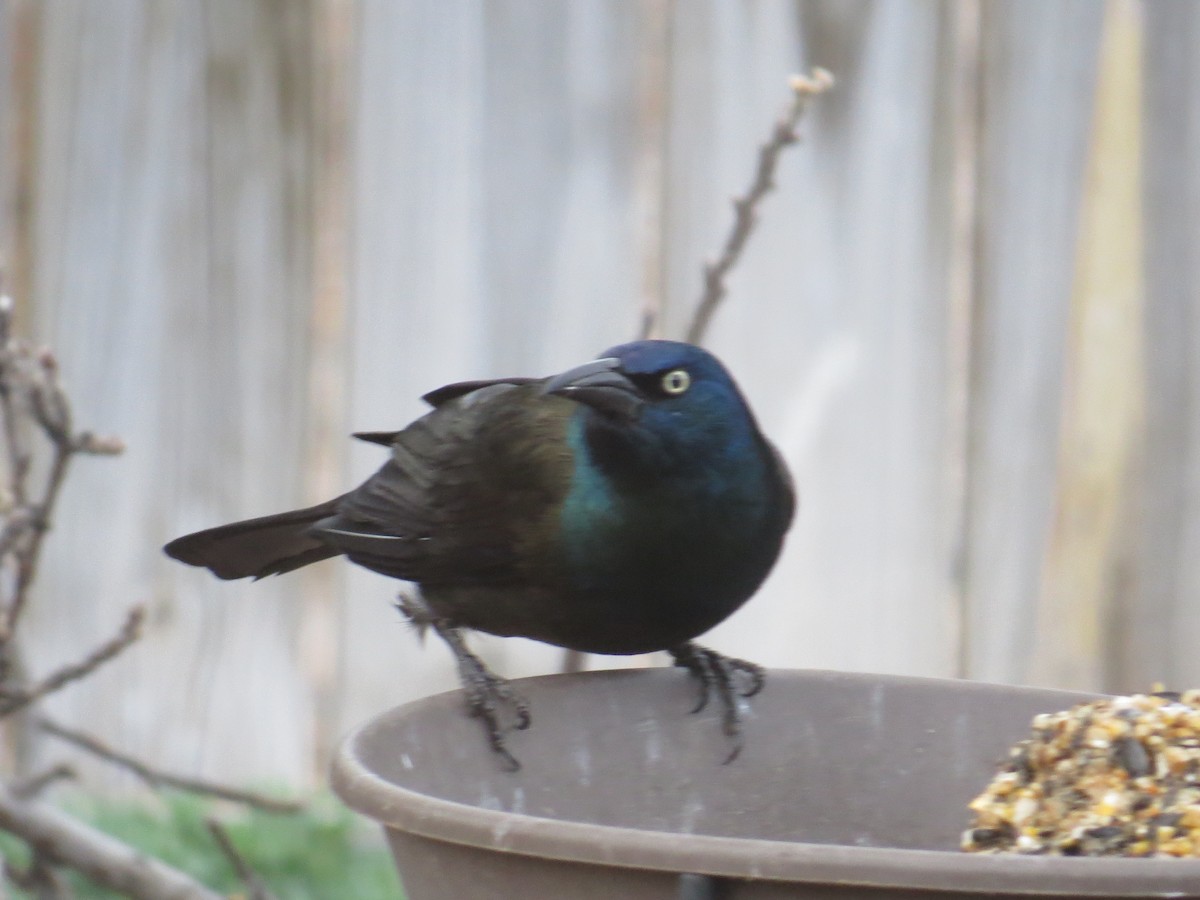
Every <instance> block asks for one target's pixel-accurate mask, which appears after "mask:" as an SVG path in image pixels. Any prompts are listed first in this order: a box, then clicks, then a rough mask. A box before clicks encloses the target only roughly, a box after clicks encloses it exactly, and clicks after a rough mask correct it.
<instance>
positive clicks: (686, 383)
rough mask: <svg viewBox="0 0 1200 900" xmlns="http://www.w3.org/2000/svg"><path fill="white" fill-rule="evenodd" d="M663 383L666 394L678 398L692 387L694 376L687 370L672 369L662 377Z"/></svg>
mask: <svg viewBox="0 0 1200 900" xmlns="http://www.w3.org/2000/svg"><path fill="white" fill-rule="evenodd" d="M661 383H662V389H663V393H664V394H671V395H672V396H678V395H679V394H682V393H683V392H684V391H686V390H687V389H688V388H690V387H691V386H692V376H691V375H689V374H688V373H687V369H672V370H671V371H670V372H668V373H667V374H666V375H664V376H663V377H662V382H661Z"/></svg>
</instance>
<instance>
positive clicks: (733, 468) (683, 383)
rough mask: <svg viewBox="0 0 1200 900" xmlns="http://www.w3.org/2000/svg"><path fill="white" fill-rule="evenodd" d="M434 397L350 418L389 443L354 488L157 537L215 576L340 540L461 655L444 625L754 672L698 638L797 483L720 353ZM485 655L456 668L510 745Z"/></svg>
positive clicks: (612, 365) (696, 667) (589, 368)
mask: <svg viewBox="0 0 1200 900" xmlns="http://www.w3.org/2000/svg"><path fill="white" fill-rule="evenodd" d="M681 373H682V374H681ZM425 399H426V400H427V401H428V402H429V403H430V404H431V405H432V406H433V407H434V409H433V410H432V411H430V412H429V413H427V414H426V415H425V416H423V417H421V418H420V419H418V420H416V421H415V422H413V423H412V424H410V425H409V426H408V427H407V428H404V429H402V430H400V431H397V432H373V433H364V434H360V435H356V436H357V437H360V438H361V439H363V440H367V441H370V442H373V443H378V444H381V445H384V446H388V447H389V448H390V449H391V458H390V459H389V460H388V461H387V462H386V463H385V464H384V465H383V467H382V468H381V469H380V470H379V471H378V472H377V473H376V474H375V475H373V476H372V477H371V478H369V479H368V480H367V481H366V482H364V483H363V484H362V485H360V486H359V487H358V488H356V489H354V490H352V491H350V492H348V493H346V494H344V495H343V496H341V497H338V498H335V499H334V500H331V501H329V502H327V503H324V504H321V505H319V506H315V507H312V508H310V509H306V510H297V511H293V512H289V513H283V514H280V515H277V516H267V517H264V518H260V519H252V520H249V521H246V522H238V523H233V524H231V525H225V526H221V527H218V528H213V529H209V530H207V531H202V532H199V533H197V534H193V535H188V536H185V537H182V538H179V539H177V540H175V541H172V542H171V543H170V544H168V545H167V546H166V548H165V549H166V552H167V553H168V554H169V555H171V556H172V557H174V558H176V559H179V560H181V561H183V562H186V563H190V564H192V565H199V566H205V567H207V568H209V569H210V570H211V571H212V572H213V573H214V574H216V575H217V576H218V577H221V578H241V577H248V576H253V577H262V576H265V575H269V574H275V573H281V572H287V571H290V570H292V569H294V568H297V567H299V566H303V565H307V564H308V563H310V562H315V561H317V560H319V559H323V558H326V557H328V556H333V555H337V554H342V555H345V556H346V557H348V558H349V559H350V560H351V561H352V562H355V563H358V564H359V565H362V566H365V567H367V568H369V569H372V570H374V571H377V572H380V573H382V574H384V575H389V576H392V577H395V578H400V579H404V580H406V581H411V582H414V583H416V584H417V585H418V586H419V595H418V596H416V597H412V598H409V600H407V601H406V604H407V605H406V610H407V611H408V613H409V614H410V615H411V616H414V617H415V618H417V619H418V620H420V621H421V622H422V624H432V625H434V626H435V627H436V628H437V629H438V630H439V633H442V635H443V637H446V638H447V640H448V641H449V642H450V643H451V646H452V648H454V649H455V652H456V655H458V656H459V659H460V664H462V663H463V656H462V653H465V652H466V651H465V646H462V645H461V639H459V641H458V644H459V646H458V647H456V646H455V641H454V640H452V639H451V637H450V636H449V635H450V633H451V632H453V634H454V636H455V637H457V629H459V628H468V629H475V630H481V631H486V632H489V633H493V634H500V635H519V636H524V637H531V638H535V639H537V640H542V641H546V642H548V643H552V644H557V645H560V646H564V647H570V648H574V649H579V650H585V651H592V652H600V653H616V654H623V653H642V652H647V651H651V650H671V651H672V652H673V653H675V656H676V660H677V661H678V662H679V664H680V665H685V666H686V667H687V668H689V670H691V671H693V672H694V673H695V674H697V675H698V676H699V677H701V679H702V681H705V683H706V685H707V684H709V682H711V680H712V677H718V676H720V677H724V678H725V680H726V681H728V680H730V678H732V677H733V676H734V675H736V673H737V672H738V671H743V670H741V669H738V668H737V667H736V666H734V667H733V668H732V669H730V670H728V671H724V672H723V673H722V672H717V673H716V675H715V676H713V675H712V674H711V673H710V675H709V676H706V675H705V672H704V671H701V670H704V669H705V666H709V667H710V668H711V665H719V664H718V663H713V662H712V660H711V659H710V658H709V657H703V659H701V657H699V656H697V654H696V653H695V652H692V649H691V648H689V647H688V646H687V645H688V644H689V642H690V641H691V640H692V639H693V638H694V637H696V636H698V635H699V634H701V633H703V632H704V631H707V630H708V629H709V628H711V627H712V626H713V625H715V624H716V623H717V622H719V621H721V620H722V619H724V618H725V617H727V616H728V615H729V614H730V613H732V612H733V611H734V610H735V609H736V608H737V607H738V606H740V605H741V604H742V603H743V602H744V601H745V600H746V599H747V598H748V597H749V596H750V595H751V594H752V593H753V592H754V590H755V589H756V588H757V587H758V585H759V584H760V583H761V581H762V579H763V578H764V577H765V575H766V574H767V572H768V571H769V569H770V567H771V565H772V564H773V563H774V560H775V558H776V556H777V554H778V552H779V548H780V545H781V542H782V538H783V535H784V533H785V532H786V530H787V528H788V525H789V524H790V521H791V517H792V511H793V497H792V491H791V487H790V482H789V479H788V476H787V473H786V470H785V468H784V466H783V464H782V462H781V460H780V458H779V456H778V454H777V453H775V451H774V450H773V449H772V448H771V447H770V445H769V444H768V443H767V441H766V440H765V439H764V438H763V437H762V435H761V434H760V433H759V431H758V428H757V425H756V424H755V422H754V419H753V416H752V415H751V414H750V412H749V409H748V408H747V407H746V405H745V403H744V401H743V400H742V398H741V396H740V394H739V393H738V391H737V388H736V386H735V385H734V384H733V382H732V380H731V379H730V378H729V376H728V374H727V373H726V372H725V371H724V369H723V368H722V367H721V366H720V364H719V363H717V362H716V360H715V359H714V358H713V357H712V356H711V355H709V354H708V353H706V352H705V351H703V350H700V349H699V348H696V347H692V346H690V345H686V344H677V343H673V342H666V341H646V342H638V343H636V344H629V345H623V346H622V347H617V348H613V350H611V351H609V352H608V353H606V354H604V356H603V357H602V358H601V359H600V360H598V361H596V362H594V363H590V364H586V365H584V366H580V367H578V368H577V369H574V370H571V371H570V372H567V373H564V374H563V375H560V376H556V377H555V378H552V379H528V378H514V379H506V380H498V381H473V382H463V383H460V384H455V385H448V386H446V387H443V388H440V389H438V390H436V391H433V392H431V393H430V394H427V395H426V398H425ZM460 649H461V651H462V652H461V653H460ZM704 652H705V653H710V651H704ZM468 655H469V654H468ZM711 656H712V657H713V658H715V659H716V660H721V659H722V658H721V657H719V656H717V655H716V654H712V655H711ZM472 659H473V658H472ZM698 660H699V661H698ZM705 660H707V661H705ZM474 662H475V663H478V661H477V660H475V661H474ZM468 668H470V667H468ZM471 671H475V670H474V669H471ZM479 671H480V672H482V673H485V674H477V675H475V676H471V678H468V677H467V675H466V674H464V680H465V681H468V682H471V681H472V678H473V679H474V682H473V683H474V688H477V689H478V690H476V694H478V693H480V692H482V694H485V695H487V694H489V691H490V694H491V696H484V697H482V698H479V697H473V698H472V699H471V703H472V709H473V711H474V712H475V713H476V714H478V715H481V716H483V717H484V719H485V721H488V723H489V727H490V731H491V733H492V737H493V745H494V746H497V748H498V749H500V745H499V743H498V742H499V738H498V734H497V731H498V726H497V725H496V721H495V717H494V712H493V711H490V710H489V709H485V708H482V707H488V706H489V705H491V704H493V702H494V701H496V700H497V699H500V700H503V699H505V698H504V696H502V695H503V691H497V689H496V685H497V684H499V683H500V681H499V679H495V676H491V675H490V673H486V670H484V669H482V666H481V665H480V666H479ZM720 677H718V680H720ZM489 678H490V679H492V680H491V681H489V680H488V679H489ZM485 683H486V684H485ZM481 685H483V686H482V687H481ZM467 686H468V693H469V694H470V693H471V691H472V684H471V683H468V685H467ZM718 687H719V686H718ZM728 693H729V689H728V687H727V688H726V694H727V695H728ZM723 702H725V703H726V707H727V723H726V724H727V730H733V731H736V725H737V723H736V709H734V710H733V711H732V712H730V709H729V708H730V705H731V700H730V697H729V696H726V697H724V698H723ZM729 716H732V717H733V722H732V725H731V724H730V721H728V719H729Z"/></svg>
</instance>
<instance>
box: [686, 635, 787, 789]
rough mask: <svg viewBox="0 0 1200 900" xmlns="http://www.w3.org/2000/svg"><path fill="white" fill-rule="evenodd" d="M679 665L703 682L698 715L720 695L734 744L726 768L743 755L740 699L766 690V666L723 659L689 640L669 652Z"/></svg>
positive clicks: (725, 728) (724, 727)
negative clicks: (712, 697) (763, 689)
mask: <svg viewBox="0 0 1200 900" xmlns="http://www.w3.org/2000/svg"><path fill="white" fill-rule="evenodd" d="M668 652H669V653H670V654H671V657H672V659H674V660H675V665H677V666H680V667H681V668H684V669H687V670H688V672H690V673H691V674H692V677H694V678H695V679H696V680H697V681H698V682H699V683H700V699H699V700H698V701H697V703H696V706H695V707H694V708H693V709H692V712H693V713H698V712H700V710H702V709H704V707H705V706H707V705H708V700H709V698H710V697H711V696H712V695H713V694H716V697H717V700H719V701H720V703H721V710H722V716H721V724H722V730H723V731H724V732H725V734H726V736H727V737H729V738H730V740H731V741H732V742H733V749H732V750H730V752H729V755H728V756H727V757H725V762H724V763H722V765H724V764H727V763H731V762H733V760H735V759H736V758H737V755H738V754H739V753H741V752H742V713H741V708H740V706H739V703H738V701H739V698H744V697H753V696H754V695H755V694H757V693H758V692H759V691H761V690H762V688H763V684H764V682H765V681H766V673H765V672H764V671H763V668H762V666H758V665H755V664H754V663H752V662H747V661H746V660H744V659H735V658H733V657H731V656H722V655H721V654H720V653H717V652H716V651H715V650H709V649H708V648H707V647H701V646H700V645H699V644H693V643H692V642H691V641H688V642H687V643H686V644H681V645H680V646H678V647H673V648H671V650H670V651H668Z"/></svg>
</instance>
